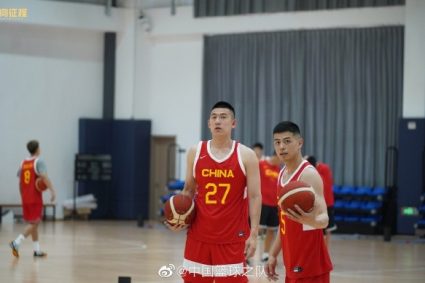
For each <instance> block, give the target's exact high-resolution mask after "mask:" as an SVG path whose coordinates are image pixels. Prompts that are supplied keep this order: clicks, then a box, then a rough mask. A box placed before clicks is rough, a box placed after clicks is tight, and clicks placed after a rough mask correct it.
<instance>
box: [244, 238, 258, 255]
mask: <svg viewBox="0 0 425 283" xmlns="http://www.w3.org/2000/svg"><path fill="white" fill-rule="evenodd" d="M256 248H257V235H253V234H251V235H250V236H249V238H248V239H247V240H246V242H245V257H246V258H250V257H252V256H254V253H255V249H256Z"/></svg>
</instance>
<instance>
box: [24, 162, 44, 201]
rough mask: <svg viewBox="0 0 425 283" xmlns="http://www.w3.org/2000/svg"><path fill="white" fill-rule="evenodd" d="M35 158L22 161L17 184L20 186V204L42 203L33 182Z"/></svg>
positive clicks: (35, 172)
mask: <svg viewBox="0 0 425 283" xmlns="http://www.w3.org/2000/svg"><path fill="white" fill-rule="evenodd" d="M37 161H38V159H37V158H28V159H25V160H24V161H22V164H21V171H20V172H21V173H20V176H19V183H20V186H21V197H22V203H24V204H39V203H43V198H42V194H41V192H39V191H38V190H37V189H36V188H35V180H36V179H37V175H38V174H37V171H36V164H37Z"/></svg>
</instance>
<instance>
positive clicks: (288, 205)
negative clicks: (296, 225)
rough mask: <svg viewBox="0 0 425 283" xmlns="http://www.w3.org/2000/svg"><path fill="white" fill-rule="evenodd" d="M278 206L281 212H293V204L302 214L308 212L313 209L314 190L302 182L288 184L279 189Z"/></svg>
mask: <svg viewBox="0 0 425 283" xmlns="http://www.w3.org/2000/svg"><path fill="white" fill-rule="evenodd" d="M278 197H279V201H278V205H279V207H280V208H281V209H282V210H283V211H287V210H288V209H291V210H293V211H295V212H297V210H296V209H295V206H294V205H295V204H296V205H298V206H299V207H300V208H301V209H302V210H303V211H304V212H310V211H312V210H313V207H314V200H315V194H314V189H313V188H312V187H311V186H310V185H309V184H307V183H305V182H302V181H293V182H289V183H288V184H286V185H285V186H283V187H281V188H280V191H279V193H278Z"/></svg>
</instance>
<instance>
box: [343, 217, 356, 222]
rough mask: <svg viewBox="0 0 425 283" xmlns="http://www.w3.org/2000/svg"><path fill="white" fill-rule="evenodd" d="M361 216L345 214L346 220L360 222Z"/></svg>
mask: <svg viewBox="0 0 425 283" xmlns="http://www.w3.org/2000/svg"><path fill="white" fill-rule="evenodd" d="M358 221H359V217H358V216H345V217H344V222H358Z"/></svg>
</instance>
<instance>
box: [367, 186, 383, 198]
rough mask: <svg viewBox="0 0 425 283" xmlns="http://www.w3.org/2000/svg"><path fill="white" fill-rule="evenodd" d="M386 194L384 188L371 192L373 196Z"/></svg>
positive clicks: (376, 188) (374, 189) (377, 188)
mask: <svg viewBox="0 0 425 283" xmlns="http://www.w3.org/2000/svg"><path fill="white" fill-rule="evenodd" d="M385 193H386V189H385V188H384V187H375V188H373V190H371V192H370V195H371V196H384V195H385Z"/></svg>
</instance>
